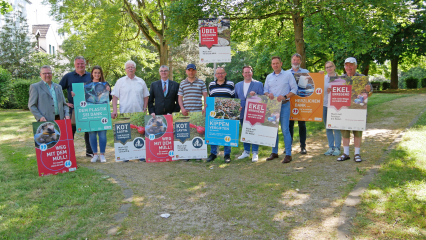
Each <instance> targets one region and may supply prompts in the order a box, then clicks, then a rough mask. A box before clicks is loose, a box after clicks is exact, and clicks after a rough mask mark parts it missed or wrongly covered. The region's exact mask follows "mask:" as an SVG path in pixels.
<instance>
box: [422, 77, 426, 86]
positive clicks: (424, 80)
mask: <svg viewBox="0 0 426 240" xmlns="http://www.w3.org/2000/svg"><path fill="white" fill-rule="evenodd" d="M421 84H422V88H426V78H423V79H422V82H421Z"/></svg>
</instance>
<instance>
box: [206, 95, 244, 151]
mask: <svg viewBox="0 0 426 240" xmlns="http://www.w3.org/2000/svg"><path fill="white" fill-rule="evenodd" d="M240 103H241V100H240V99H238V98H219V97H208V98H207V109H206V115H207V119H206V138H205V140H206V143H207V144H209V145H219V146H231V147H238V142H239V137H240Z"/></svg>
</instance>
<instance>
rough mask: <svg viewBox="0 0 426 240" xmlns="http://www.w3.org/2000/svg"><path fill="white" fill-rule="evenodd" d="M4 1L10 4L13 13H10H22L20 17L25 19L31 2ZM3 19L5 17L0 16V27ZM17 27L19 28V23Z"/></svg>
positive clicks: (25, 0)
mask: <svg viewBox="0 0 426 240" xmlns="http://www.w3.org/2000/svg"><path fill="white" fill-rule="evenodd" d="M6 1H7V2H9V4H11V5H12V7H13V11H12V12H11V13H15V12H22V16H23V17H24V18H27V15H28V14H27V7H29V5H31V2H30V1H29V0H6ZM9 14H10V13H9ZM4 18H5V16H3V15H1V14H0V27H1V26H2V25H3V24H4ZM17 27H19V23H18V25H17Z"/></svg>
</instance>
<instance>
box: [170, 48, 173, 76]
mask: <svg viewBox="0 0 426 240" xmlns="http://www.w3.org/2000/svg"><path fill="white" fill-rule="evenodd" d="M171 52H172V47H169V53H171ZM169 79H170V80H172V81H173V60H172V54H169Z"/></svg>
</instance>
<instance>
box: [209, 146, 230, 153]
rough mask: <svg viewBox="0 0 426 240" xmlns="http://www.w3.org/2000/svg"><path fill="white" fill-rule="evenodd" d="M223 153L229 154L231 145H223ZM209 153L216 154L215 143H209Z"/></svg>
mask: <svg viewBox="0 0 426 240" xmlns="http://www.w3.org/2000/svg"><path fill="white" fill-rule="evenodd" d="M223 150H224V151H225V155H231V146H224V147H223ZM210 153H212V154H214V155H217V145H210Z"/></svg>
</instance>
